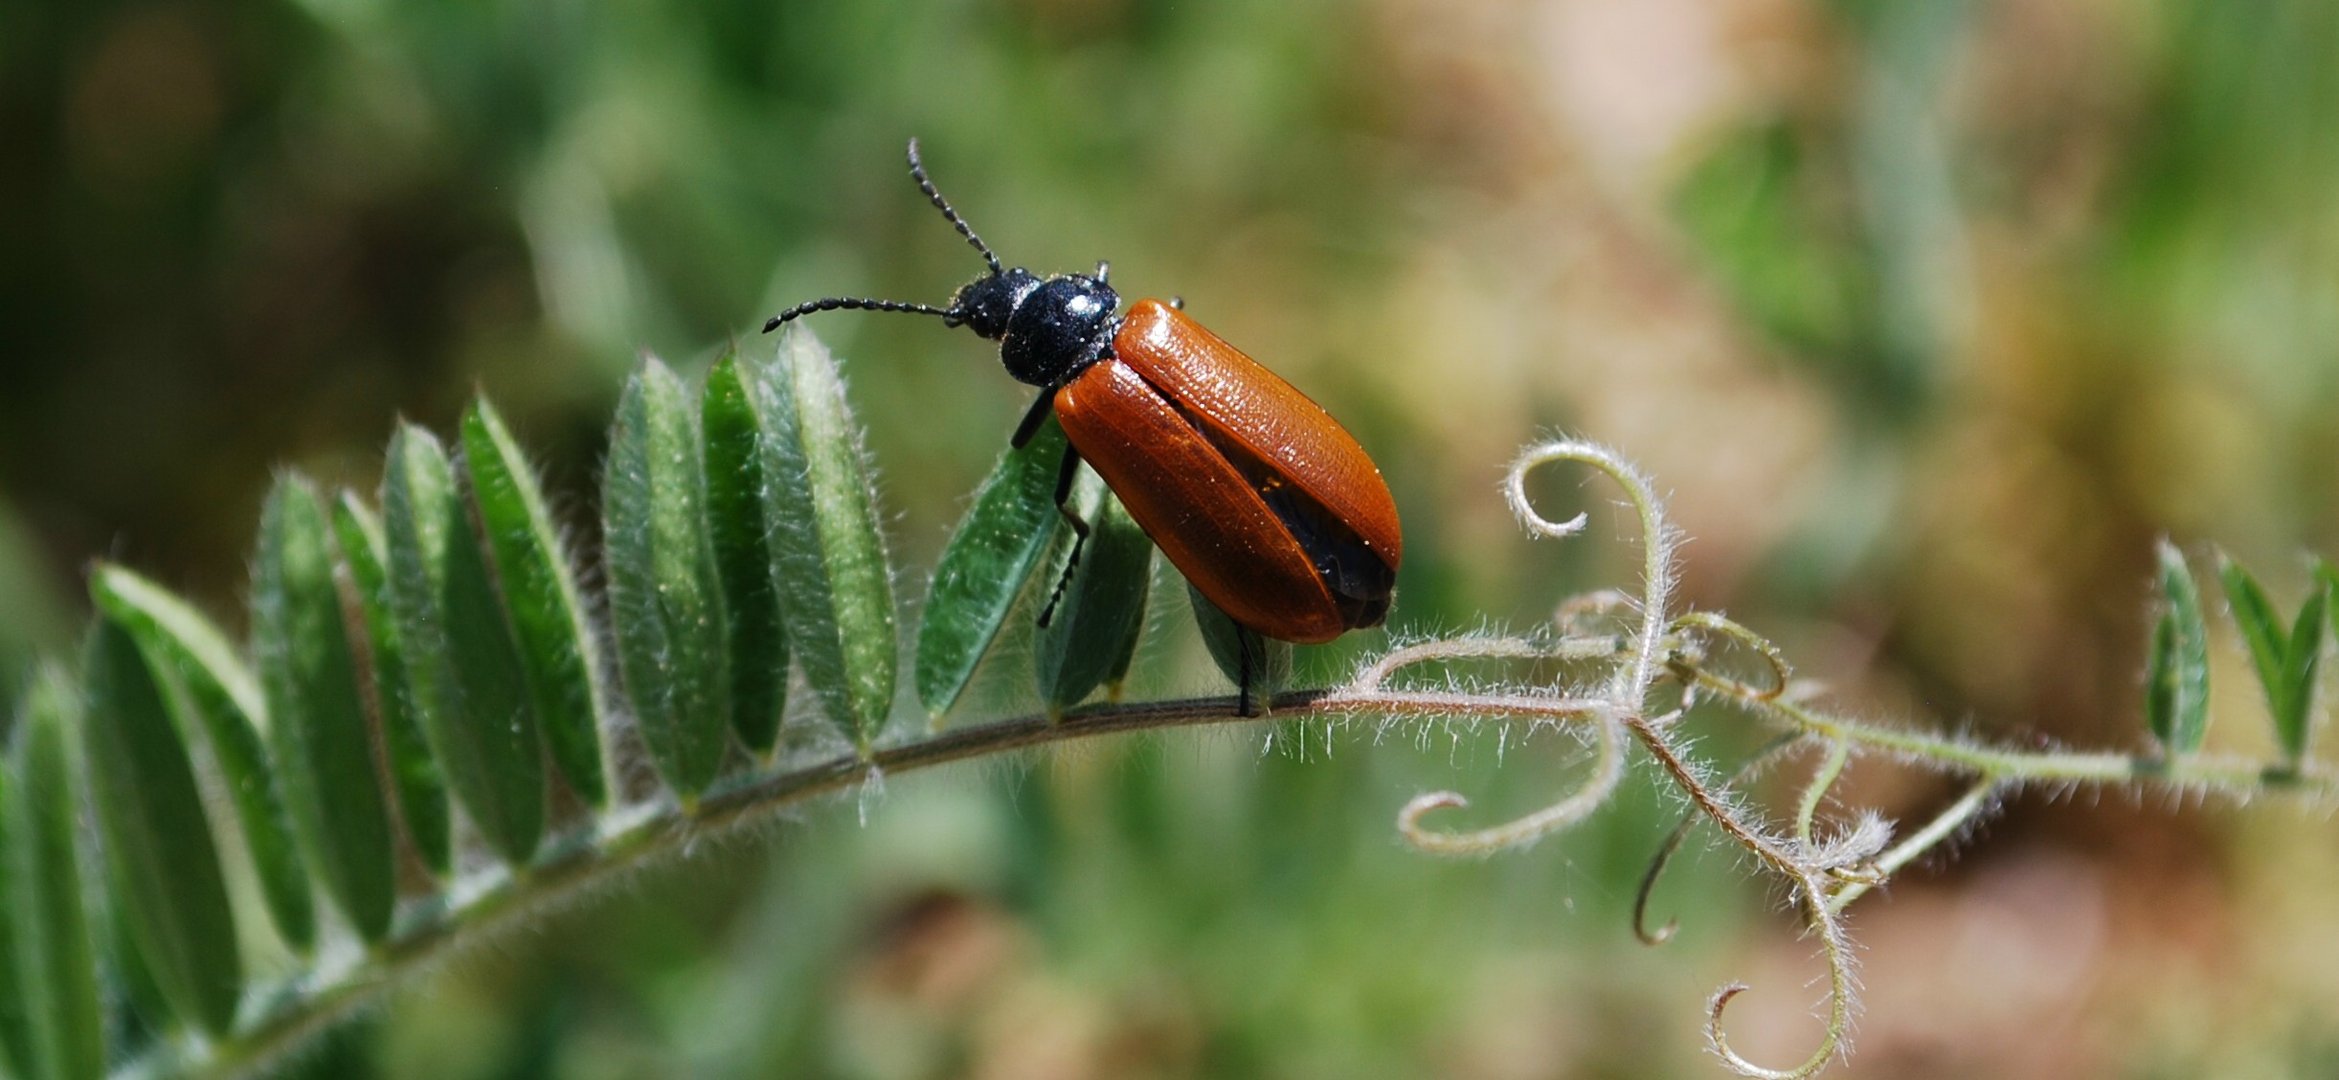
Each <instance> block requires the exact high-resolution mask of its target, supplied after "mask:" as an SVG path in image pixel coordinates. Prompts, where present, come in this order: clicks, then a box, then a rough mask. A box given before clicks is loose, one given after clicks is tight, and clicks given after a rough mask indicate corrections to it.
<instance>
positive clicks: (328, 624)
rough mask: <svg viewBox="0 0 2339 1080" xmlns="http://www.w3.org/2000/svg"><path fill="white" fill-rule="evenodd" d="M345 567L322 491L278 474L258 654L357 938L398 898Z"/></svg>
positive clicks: (327, 871)
mask: <svg viewBox="0 0 2339 1080" xmlns="http://www.w3.org/2000/svg"><path fill="white" fill-rule="evenodd" d="M338 562H339V560H338V558H337V552H336V551H335V544H334V540H333V528H332V523H331V521H330V519H329V518H328V517H327V515H326V512H325V503H324V500H323V499H322V498H321V497H319V495H318V494H317V489H316V488H315V486H313V485H312V484H310V483H309V481H308V480H307V479H305V478H303V477H301V476H298V475H293V474H287V475H285V476H283V477H281V478H279V479H278V480H277V483H276V487H275V489H274V490H272V491H270V492H269V493H268V501H267V504H266V505H265V507H264V508H263V509H262V510H261V515H260V550H259V554H258V556H257V557H256V558H255V560H254V564H253V565H254V570H253V588H252V643H253V650H252V651H253V656H254V659H255V660H256V661H257V662H258V665H259V668H260V684H261V687H262V689H263V690H264V691H265V692H266V693H267V698H268V714H269V716H270V717H272V718H273V720H272V722H271V723H270V724H269V727H268V738H269V745H270V746H271V747H272V748H273V749H274V750H275V751H276V755H275V756H276V766H277V768H278V770H280V775H281V776H282V778H283V781H284V793H285V801H286V803H287V805H288V806H290V807H291V809H292V812H293V822H294V823H295V824H296V825H297V826H299V829H300V836H301V839H302V840H303V841H304V842H305V844H306V846H307V850H308V853H309V857H310V860H311V861H312V863H313V864H314V865H315V866H316V868H317V876H318V877H319V878H321V879H322V880H323V881H324V883H325V892H326V894H327V895H329V896H331V897H332V898H333V900H334V902H335V903H337V904H339V905H340V907H341V913H342V914H343V915H345V916H347V917H348V919H349V921H350V925H351V926H353V927H355V928H356V930H357V933H358V936H359V937H362V938H364V939H366V940H367V941H379V940H381V938H382V936H383V935H384V934H387V933H388V932H389V930H390V912H391V909H392V907H393V906H395V903H396V899H397V879H396V873H395V862H394V859H393V856H392V851H391V846H390V814H389V809H388V808H387V807H386V806H385V805H384V804H383V801H382V790H381V783H380V780H379V778H378V774H377V773H376V772H375V769H374V757H373V735H372V732H371V731H370V730H369V725H368V724H367V723H366V710H365V704H364V702H363V700H362V699H361V698H360V697H359V688H358V683H357V670H356V664H355V660H354V659H353V653H352V652H351V645H350V640H349V616H350V614H351V613H350V612H349V611H347V610H346V609H345V608H344V607H343V602H342V595H341V588H340V585H339V584H338V583H337V582H336V581H335V574H334V571H335V569H336V567H337V564H338ZM353 599H354V598H353Z"/></svg>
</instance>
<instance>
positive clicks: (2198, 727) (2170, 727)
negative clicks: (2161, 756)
mask: <svg viewBox="0 0 2339 1080" xmlns="http://www.w3.org/2000/svg"><path fill="white" fill-rule="evenodd" d="M2159 556H2160V599H2161V610H2160V617H2159V618H2158V619H2156V620H2155V621H2154V622H2153V626H2152V655H2151V657H2150V659H2149V661H2148V663H2147V666H2146V678H2145V688H2144V713H2145V718H2146V720H2147V721H2148V722H2149V723H2150V724H2151V727H2152V734H2153V735H2154V736H2155V737H2157V738H2158V739H2159V740H2160V743H2161V745H2162V746H2164V747H2166V748H2167V749H2168V752H2169V753H2170V754H2172V755H2174V754H2189V753H2192V752H2193V751H2195V750H2197V749H2200V747H2201V739H2202V737H2203V736H2205V735H2207V734H2208V731H2209V631H2208V628H2207V627H2206V626H2205V625H2204V624H2203V621H2202V618H2201V593H2200V590H2199V589H2197V588H2195V587H2194V585H2193V575H2192V572H2191V571H2190V570H2189V569H2187V568H2186V566H2185V556H2184V553H2183V552H2181V551H2178V550H2177V548H2176V545H2174V544H2171V543H2169V542H2168V541H2166V540H2162V541H2161V542H2160V546H2159Z"/></svg>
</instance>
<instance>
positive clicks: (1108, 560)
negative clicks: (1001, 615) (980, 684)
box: [1032, 477, 1153, 719]
mask: <svg viewBox="0 0 2339 1080" xmlns="http://www.w3.org/2000/svg"><path fill="white" fill-rule="evenodd" d="M1081 486H1082V487H1083V488H1085V489H1086V490H1085V491H1083V492H1081V493H1080V494H1081V496H1082V497H1081V498H1079V499H1078V500H1077V501H1076V505H1077V507H1078V509H1079V512H1080V514H1081V516H1082V517H1083V518H1084V519H1085V520H1086V521H1088V522H1089V534H1088V542H1087V543H1085V544H1083V545H1081V546H1080V549H1079V558H1080V562H1079V564H1078V565H1076V566H1074V567H1073V568H1072V577H1071V580H1069V581H1066V582H1065V583H1064V594H1063V596H1062V598H1061V599H1059V600H1058V601H1057V603H1056V610H1055V611H1054V612H1053V613H1052V614H1051V615H1050V616H1049V619H1048V624H1047V625H1046V626H1043V627H1040V628H1039V631H1038V633H1037V635H1036V636H1035V637H1034V638H1033V641H1032V673H1033V676H1034V677H1035V679H1036V680H1037V684H1038V688H1039V693H1040V704H1041V707H1042V708H1044V709H1046V710H1047V714H1048V716H1049V717H1050V718H1051V719H1057V718H1061V717H1062V716H1063V715H1064V710H1066V709H1069V708H1071V707H1072V706H1074V705H1078V704H1080V702H1081V701H1083V700H1085V699H1086V698H1087V697H1088V695H1090V694H1092V693H1094V692H1095V691H1096V688H1097V687H1098V686H1101V685H1103V684H1104V682H1105V680H1106V679H1109V678H1111V677H1112V676H1113V672H1114V669H1115V668H1119V667H1124V665H1125V663H1126V658H1127V656H1128V653H1129V650H1131V649H1132V648H1133V647H1134V645H1135V640H1136V639H1135V635H1136V634H1137V633H1139V632H1140V631H1141V630H1142V628H1143V627H1144V625H1145V594H1146V591H1147V587H1148V585H1149V583H1150V582H1151V580H1152V577H1153V541H1152V540H1150V539H1148V538H1147V537H1146V535H1145V530H1143V529H1140V528H1138V527H1137V522H1136V519H1134V518H1131V517H1130V516H1129V511H1128V510H1127V509H1126V508H1124V507H1123V506H1122V505H1121V500H1119V499H1116V498H1114V497H1113V493H1112V492H1110V491H1107V490H1105V486H1104V484H1103V483H1101V482H1098V481H1097V480H1095V478H1094V477H1088V478H1087V479H1086V482H1085V483H1083V484H1082V485H1081ZM1046 586H1047V588H1049V589H1050V590H1051V591H1053V589H1054V588H1055V583H1054V582H1053V581H1050V582H1047V583H1046ZM1042 602H1043V603H1044V602H1045V599H1044V598H1043V600H1042Z"/></svg>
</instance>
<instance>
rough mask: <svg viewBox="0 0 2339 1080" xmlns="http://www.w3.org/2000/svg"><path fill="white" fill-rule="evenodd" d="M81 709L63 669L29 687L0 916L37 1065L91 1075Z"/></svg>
mask: <svg viewBox="0 0 2339 1080" xmlns="http://www.w3.org/2000/svg"><path fill="white" fill-rule="evenodd" d="M81 726H82V722H81V710H80V708H79V701H78V699H77V697H76V695H75V693H74V690H73V688H72V686H71V685H70V683H69V682H68V680H67V679H66V677H65V676H64V675H63V674H62V673H61V672H59V671H58V670H57V669H55V668H48V669H44V670H43V671H42V672H41V674H40V675H39V676H37V677H36V678H35V679H34V681H33V684H32V689H31V690H30V691H29V692H28V693H27V694H26V695H25V705H24V708H23V710H22V712H20V713H19V715H18V718H17V734H16V747H15V752H14V753H13V754H11V755H10V761H9V782H8V786H7V791H6V792H5V796H6V799H5V802H4V803H0V814H5V816H6V819H7V828H8V837H9V842H8V847H7V852H6V854H7V858H8V873H7V882H6V887H7V891H6V892H5V893H0V916H4V917H6V918H8V919H9V920H10V922H11V923H12V924H13V925H14V927H15V930H16V940H17V943H18V947H19V952H18V954H17V963H18V965H19V966H18V972H19V973H20V978H19V980H18V981H19V982H20V984H21V989H22V991H23V993H24V999H23V1009H24V1014H25V1016H26V1017H27V1019H28V1021H29V1024H28V1026H29V1027H30V1029H31V1032H32V1055H31V1056H32V1059H33V1061H34V1062H36V1063H37V1067H36V1068H34V1069H33V1070H32V1071H31V1073H30V1075H35V1076H41V1077H52V1078H73V1080H85V1078H95V1077H100V1076H103V1075H105V1039H104V1023H103V1013H101V1012H100V1011H99V1005H98V983H97V951H96V949H95V947H94V945H93V943H92V939H91V938H90V933H89V929H90V927H89V918H88V915H87V913H86V912H85V911H84V909H83V907H82V876H81V867H80V865H79V859H78V856H77V855H76V854H75V849H74V842H75V838H76V833H77V829H76V823H75V821H74V817H75V813H74V807H75V796H74V792H73V783H72V777H73V775H74V769H73V763H72V761H71V757H70V754H71V752H70V749H69V743H68V740H69V739H70V738H71V732H72V731H74V730H76V729H78V728H80V727H81Z"/></svg>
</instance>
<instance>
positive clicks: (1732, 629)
mask: <svg viewBox="0 0 2339 1080" xmlns="http://www.w3.org/2000/svg"><path fill="white" fill-rule="evenodd" d="M1670 629H1671V630H1672V631H1673V632H1674V633H1680V632H1682V631H1699V632H1703V633H1708V634H1713V635H1715V636H1717V637H1720V638H1723V639H1724V640H1727V641H1730V642H1732V643H1734V644H1737V645H1741V646H1744V647H1745V648H1748V649H1752V650H1754V652H1755V654H1756V655H1758V656H1760V657H1762V660H1763V663H1765V664H1767V665H1769V666H1770V671H1771V682H1770V685H1769V686H1766V687H1755V686H1751V685H1748V684H1747V683H1745V682H1742V681H1740V680H1737V679H1732V678H1730V677H1728V676H1725V675H1716V674H1714V673H1713V672H1710V671H1708V672H1707V673H1706V675H1707V678H1706V680H1705V682H1706V684H1707V685H1708V686H1709V687H1710V688H1712V689H1715V690H1717V691H1719V692H1721V693H1727V694H1733V695H1735V696H1738V697H1742V698H1746V699H1749V700H1752V701H1766V702H1767V701H1777V700H1778V699H1779V698H1780V697H1782V696H1784V695H1785V694H1786V692H1787V688H1788V687H1789V686H1791V685H1793V683H1794V681H1795V670H1794V668H1792V667H1789V666H1788V664H1787V656H1786V654H1785V653H1784V652H1781V651H1780V650H1779V647H1778V646H1777V645H1775V644H1773V643H1772V642H1771V640H1770V639H1769V638H1766V637H1764V636H1762V635H1761V634H1757V633H1755V632H1754V631H1752V630H1749V629H1747V628H1746V627H1744V626H1741V625H1739V624H1738V623H1736V622H1734V621H1732V620H1730V619H1728V618H1725V617H1723V616H1721V615H1717V614H1715V613H1713V612H1710V611H1692V612H1690V613H1689V614H1687V615H1683V616H1682V617H1680V618H1678V619H1675V620H1673V625H1672V627H1671V628H1670Z"/></svg>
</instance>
